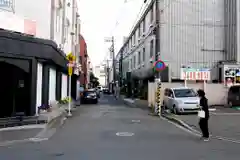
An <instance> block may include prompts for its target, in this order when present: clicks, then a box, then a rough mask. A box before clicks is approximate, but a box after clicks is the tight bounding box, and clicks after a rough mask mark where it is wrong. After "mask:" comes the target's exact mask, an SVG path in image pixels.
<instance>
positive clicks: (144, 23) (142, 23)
mask: <svg viewBox="0 0 240 160" xmlns="http://www.w3.org/2000/svg"><path fill="white" fill-rule="evenodd" d="M142 25H143V33H144V32H145V18H144V19H143V23H142Z"/></svg>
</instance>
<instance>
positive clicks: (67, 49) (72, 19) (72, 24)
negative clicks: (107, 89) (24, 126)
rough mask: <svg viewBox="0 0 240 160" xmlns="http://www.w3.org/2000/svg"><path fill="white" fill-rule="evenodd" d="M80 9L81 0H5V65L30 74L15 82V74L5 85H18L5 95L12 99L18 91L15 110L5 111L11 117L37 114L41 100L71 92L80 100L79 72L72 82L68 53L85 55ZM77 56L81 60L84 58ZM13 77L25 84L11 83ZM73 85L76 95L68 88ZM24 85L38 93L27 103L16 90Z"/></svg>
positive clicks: (0, 6) (0, 10) (1, 15)
mask: <svg viewBox="0 0 240 160" xmlns="http://www.w3.org/2000/svg"><path fill="white" fill-rule="evenodd" d="M77 10H78V6H77V2H76V0H50V1H49V0H42V1H37V3H36V1H30V0H25V1H21V0H4V2H3V0H2V1H0V22H1V23H0V28H1V29H4V30H3V31H2V32H1V35H0V41H1V43H4V47H2V48H1V54H0V58H1V59H4V60H3V61H1V62H0V63H1V64H0V65H2V67H3V68H4V67H5V68H6V67H8V68H13V69H12V70H14V71H17V70H19V71H18V72H19V73H24V72H20V70H21V69H22V70H25V72H27V73H28V74H26V75H25V74H22V75H19V76H18V77H15V78H14V79H15V80H16V82H15V81H14V82H12V81H11V78H10V77H6V79H5V81H3V82H4V83H5V84H6V85H5V86H8V85H7V82H9V86H14V87H16V88H14V90H13V91H14V92H11V93H9V95H6V97H5V99H6V100H10V99H11V98H12V97H14V96H13V95H15V97H14V99H13V100H12V99H11V101H13V102H14V103H13V104H11V105H12V106H9V107H10V108H12V109H13V108H14V110H11V111H10V110H9V111H6V112H3V114H5V113H6V115H2V116H11V115H13V113H15V112H20V111H21V112H22V111H23V112H25V113H26V115H34V114H37V113H38V107H39V106H41V105H49V104H50V103H51V102H52V101H57V100H60V99H63V98H65V97H67V96H71V97H73V98H74V99H76V97H77V88H78V84H79V83H77V80H78V73H76V72H75V74H73V76H72V81H71V86H69V78H68V74H67V60H66V54H69V53H73V54H74V55H79V54H80V53H79V52H80V50H79V46H80V45H79V34H80V19H79V14H78V12H77ZM16 24H17V25H16ZM12 32H16V33H12ZM4 41H5V42H4ZM10 46H11V47H10ZM19 46H21V47H19ZM27 46H28V47H27ZM34 49H35V51H34ZM36 50H37V51H36ZM8 53H11V54H12V56H13V57H11V56H9V54H8ZM29 57H32V58H29ZM76 57H77V62H78V58H79V57H78V56H76ZM21 60H24V61H21ZM77 66H78V65H77ZM14 68H15V69H14ZM17 68H18V69H17ZM17 75H18V74H16V76H17ZM24 77H25V78H24ZM28 77H31V78H30V81H28V79H29V78H28ZM7 78H9V79H7ZM10 82H12V83H16V84H18V83H19V86H18V85H15V84H11V85H10ZM27 83H29V85H30V84H31V86H28V85H27ZM2 87H3V86H2ZM69 87H71V90H72V92H71V95H69V93H68V90H69ZM20 88H21V89H20ZM34 88H35V89H34ZM18 90H23V91H24V93H26V94H31V96H35V97H31V99H29V100H26V104H21V101H18V100H17V99H20V98H19V97H20V95H18V96H17V95H16V94H17V92H18ZM15 91H16V92H15ZM34 92H36V93H34ZM16 96H17V97H16ZM15 100H16V101H15ZM6 104H7V103H6ZM6 106H8V105H6ZM19 106H26V107H27V108H19ZM10 112H12V113H10Z"/></svg>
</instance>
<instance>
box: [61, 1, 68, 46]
mask: <svg viewBox="0 0 240 160" xmlns="http://www.w3.org/2000/svg"><path fill="white" fill-rule="evenodd" d="M65 27H66V0H63V11H62V35H61V36H62V37H61V44H62V47H63V48H64V45H65V36H66V34H68V33H65Z"/></svg>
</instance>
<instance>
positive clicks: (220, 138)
mask: <svg viewBox="0 0 240 160" xmlns="http://www.w3.org/2000/svg"><path fill="white" fill-rule="evenodd" d="M160 118H161V119H163V120H166V121H167V122H169V123H171V124H173V125H174V126H176V127H178V128H180V129H182V130H184V131H185V132H188V133H190V134H192V135H194V136H197V137H201V133H200V132H199V131H197V130H195V129H193V128H192V130H193V131H191V130H189V129H186V128H184V127H182V126H180V125H178V124H176V123H174V122H172V121H170V120H168V119H166V118H164V117H160ZM210 137H212V138H215V139H218V140H222V141H226V142H232V143H237V144H240V140H237V139H232V138H227V137H222V136H213V135H210Z"/></svg>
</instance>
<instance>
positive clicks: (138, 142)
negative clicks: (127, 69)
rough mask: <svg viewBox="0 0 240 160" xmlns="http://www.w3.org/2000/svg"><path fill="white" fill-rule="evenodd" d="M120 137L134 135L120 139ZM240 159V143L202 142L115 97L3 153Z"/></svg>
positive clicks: (77, 158) (115, 159) (99, 159)
mask: <svg viewBox="0 0 240 160" xmlns="http://www.w3.org/2000/svg"><path fill="white" fill-rule="evenodd" d="M118 132H129V134H128V136H117V135H116V133H118ZM130 133H132V134H130ZM119 135H121V133H119ZM125 135H126V133H125ZM239 156H240V152H239V144H234V143H230V142H224V141H220V140H216V139H211V140H210V141H209V142H203V141H200V139H199V137H196V136H194V135H192V134H190V133H188V132H186V131H184V130H182V129H180V128H178V127H176V126H175V125H173V124H171V123H169V122H168V121H166V120H163V119H160V118H158V117H152V116H149V115H148V111H147V110H143V109H139V108H131V107H128V106H126V105H124V104H123V103H122V102H120V101H116V100H114V99H113V97H112V96H104V97H102V98H101V99H100V102H99V104H97V105H82V106H81V107H80V108H79V109H78V111H76V112H75V113H74V115H73V117H71V118H70V119H68V120H67V121H66V123H65V124H64V126H63V127H62V128H61V129H59V130H58V131H57V133H56V134H55V135H54V136H53V137H52V138H51V139H49V140H48V141H42V142H35V143H32V142H31V143H30V142H29V143H25V144H15V145H11V146H8V147H6V146H5V147H1V148H0V159H1V160H5V159H6V160H8V159H11V160H15V159H18V160H33V159H34V160H42V159H45V160H48V159H49V160H50V159H59V160H61V159H62V160H123V159H125V160H155V159H162V160H163V159H166V160H177V159H184V160H194V159H196V160H203V159H204V160H226V159H228V160H239Z"/></svg>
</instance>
